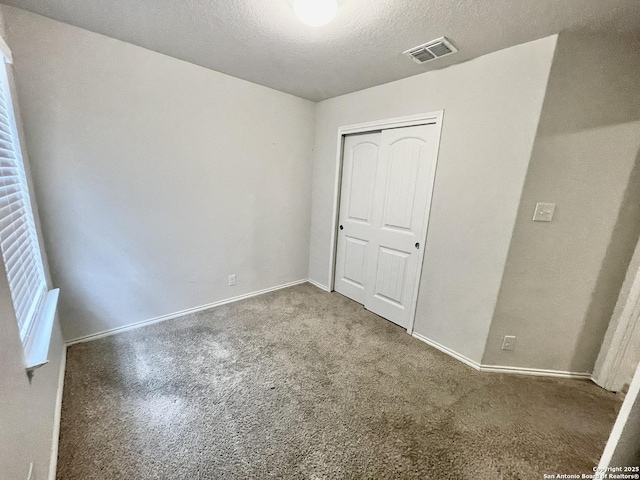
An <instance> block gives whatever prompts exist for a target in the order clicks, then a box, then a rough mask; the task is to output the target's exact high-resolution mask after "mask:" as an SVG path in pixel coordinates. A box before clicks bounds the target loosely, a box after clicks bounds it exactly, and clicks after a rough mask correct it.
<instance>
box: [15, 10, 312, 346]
mask: <svg viewBox="0 0 640 480" xmlns="http://www.w3.org/2000/svg"><path fill="white" fill-rule="evenodd" d="M5 16H6V19H7V31H8V35H9V42H10V45H11V47H12V48H13V51H14V57H15V70H16V80H17V85H18V90H19V93H20V96H21V98H22V99H23V102H22V110H23V117H24V127H25V133H26V138H27V145H28V148H29V152H30V155H31V163H32V169H33V176H34V182H35V186H36V193H37V195H38V198H39V200H40V206H41V208H40V210H41V218H42V224H43V229H44V232H45V243H46V246H47V249H48V251H49V256H50V262H51V271H52V277H53V280H54V282H55V283H56V285H57V286H59V287H60V288H61V297H60V313H61V321H62V327H63V331H64V335H65V338H67V339H73V338H76V337H80V336H84V335H88V334H93V333H96V332H100V331H103V330H107V329H112V328H115V327H121V326H126V325H128V324H131V323H133V322H138V321H143V320H147V319H150V318H154V317H157V316H161V315H165V314H171V313H174V312H177V311H180V310H183V309H187V308H191V307H197V306H200V305H203V304H208V303H211V302H215V301H219V300H222V299H226V298H230V297H234V296H237V295H241V294H245V293H249V292H254V291H257V290H261V289H265V288H269V287H274V286H277V285H281V284H284V283H287V282H292V281H296V280H300V279H306V278H307V271H308V252H309V223H310V203H311V167H312V164H311V151H312V147H313V141H312V140H313V131H314V126H313V121H314V104H313V103H312V102H309V101H306V100H302V99H300V98H296V97H293V96H291V95H287V94H284V93H281V92H277V91H275V90H271V89H268V88H265V87H262V86H259V85H255V84H252V83H249V82H245V81H242V80H239V79H236V78H233V77H229V76H227V75H223V74H220V73H217V72H214V71H211V70H208V69H205V68H201V67H198V66H195V65H192V64H189V63H186V62H183V61H180V60H176V59H174V58H171V57H167V56H164V55H161V54H158V53H155V52H152V51H149V50H145V49H143V48H140V47H136V46H133V45H130V44H127V43H123V42H120V41H117V40H114V39H111V38H107V37H104V36H101V35H98V34H94V33H91V32H88V31H86V30H82V29H79V28H75V27H72V26H69V25H66V24H62V23H59V22H56V21H53V20H49V19H45V18H44V17H40V16H37V15H34V14H31V13H27V12H25V11H22V10H18V9H15V8H11V7H5ZM230 274H236V275H237V285H236V286H235V287H229V286H228V281H227V277H228V275H230Z"/></svg>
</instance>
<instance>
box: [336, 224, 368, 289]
mask: <svg viewBox="0 0 640 480" xmlns="http://www.w3.org/2000/svg"><path fill="white" fill-rule="evenodd" d="M367 243H369V242H367V241H366V240H362V239H359V238H353V237H349V236H345V255H344V269H343V274H342V275H343V278H344V279H345V280H347V281H349V282H351V283H354V284H356V285H358V286H360V287H362V288H364V287H363V284H364V261H365V255H366V249H367Z"/></svg>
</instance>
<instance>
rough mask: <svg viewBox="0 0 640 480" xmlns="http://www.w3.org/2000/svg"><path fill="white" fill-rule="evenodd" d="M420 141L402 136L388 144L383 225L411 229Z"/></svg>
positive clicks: (422, 143)
mask: <svg viewBox="0 0 640 480" xmlns="http://www.w3.org/2000/svg"><path fill="white" fill-rule="evenodd" d="M423 145H424V142H423V141H422V140H420V139H417V138H403V139H401V140H398V141H396V142H395V143H393V144H392V145H391V147H390V148H389V162H388V171H387V188H386V191H385V196H384V217H383V218H384V220H383V226H384V227H387V228H389V227H391V228H399V229H403V230H411V229H412V219H413V213H414V207H415V198H416V182H417V179H418V171H419V169H420V157H421V152H422V148H423Z"/></svg>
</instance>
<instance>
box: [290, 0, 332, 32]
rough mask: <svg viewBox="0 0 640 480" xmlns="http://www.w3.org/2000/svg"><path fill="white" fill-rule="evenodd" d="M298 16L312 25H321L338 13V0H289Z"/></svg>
mask: <svg viewBox="0 0 640 480" xmlns="http://www.w3.org/2000/svg"><path fill="white" fill-rule="evenodd" d="M291 3H292V4H293V10H294V11H295V12H296V15H298V18H299V19H300V20H302V21H303V22H304V23H306V24H307V25H310V26H312V27H321V26H322V25H326V24H327V23H329V22H330V21H331V20H333V19H334V18H335V16H336V14H337V13H338V0H291Z"/></svg>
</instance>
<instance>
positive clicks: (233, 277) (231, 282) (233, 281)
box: [229, 273, 236, 287]
mask: <svg viewBox="0 0 640 480" xmlns="http://www.w3.org/2000/svg"><path fill="white" fill-rule="evenodd" d="M235 284H236V274H235V273H234V274H233V275H229V286H230V287H233V286H234V285H235Z"/></svg>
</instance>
